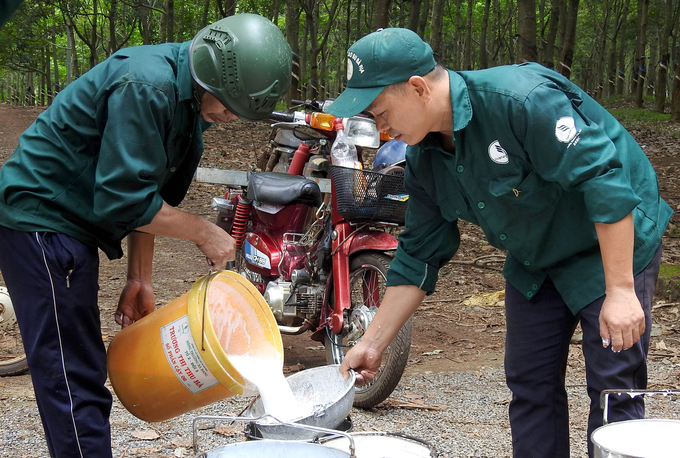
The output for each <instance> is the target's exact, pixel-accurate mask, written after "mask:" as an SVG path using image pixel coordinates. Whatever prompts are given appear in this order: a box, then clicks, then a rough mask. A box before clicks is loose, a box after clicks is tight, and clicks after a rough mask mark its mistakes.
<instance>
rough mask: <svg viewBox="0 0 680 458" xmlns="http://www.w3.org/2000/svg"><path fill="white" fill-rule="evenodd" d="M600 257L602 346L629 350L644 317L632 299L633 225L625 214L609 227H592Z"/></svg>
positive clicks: (617, 350)
mask: <svg viewBox="0 0 680 458" xmlns="http://www.w3.org/2000/svg"><path fill="white" fill-rule="evenodd" d="M595 231H596V232H597V239H598V241H599V244H600V252H601V253H602V267H603V268H604V283H605V299H604V302H603V303H602V310H601V311H600V336H602V345H603V346H604V347H608V346H609V344H610V343H611V346H612V350H613V351H615V352H619V351H621V350H627V349H629V348H630V347H632V346H633V345H634V344H635V343H636V342H637V341H638V340H640V335H642V334H643V333H644V332H645V313H644V311H643V310H642V305H641V304H640V301H639V300H638V298H637V296H636V295H635V278H634V276H633V248H634V237H635V224H634V221H633V214H632V213H629V214H628V215H626V216H625V217H624V218H623V219H621V220H620V221H617V222H615V223H611V224H605V223H595Z"/></svg>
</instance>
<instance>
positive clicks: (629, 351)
mask: <svg viewBox="0 0 680 458" xmlns="http://www.w3.org/2000/svg"><path fill="white" fill-rule="evenodd" d="M347 73H348V74H347V89H346V90H345V91H344V92H343V93H342V94H341V95H340V96H339V97H338V98H337V100H336V101H335V102H334V103H333V104H332V105H331V107H330V109H329V110H328V111H329V112H330V113H331V114H333V115H335V116H342V117H346V116H351V115H355V114H357V113H359V112H362V111H364V110H366V111H368V112H370V113H371V114H372V115H373V116H374V117H375V120H376V123H377V127H378V129H380V130H381V131H382V130H386V131H387V132H388V133H389V134H390V135H391V136H392V137H395V138H397V139H399V140H403V141H405V142H406V143H408V144H409V145H411V146H410V147H409V148H408V150H407V153H406V162H407V166H406V173H405V179H404V180H405V186H406V189H407V191H408V193H409V195H410V198H409V206H408V211H407V214H406V230H405V231H404V232H402V233H401V234H400V236H399V248H398V250H397V253H396V255H395V258H394V260H393V261H392V264H391V266H390V269H389V272H388V278H387V284H388V288H387V291H386V293H385V297H384V299H383V302H382V304H381V307H380V309H379V311H378V313H377V314H376V316H375V318H374V319H373V321H372V322H371V325H370V326H369V328H368V330H367V331H366V333H365V334H364V336H363V338H362V339H361V341H360V342H359V343H358V344H357V345H356V346H355V347H354V348H353V349H352V350H351V351H349V352H348V353H347V355H346V357H345V360H344V361H343V363H342V365H341V371H342V372H347V370H348V369H350V368H352V369H355V370H356V371H357V372H358V374H359V375H358V379H359V381H360V382H365V381H370V380H371V379H372V378H373V377H374V376H375V374H376V372H377V370H378V365H379V362H380V359H381V355H382V352H383V350H384V349H385V348H386V347H387V346H388V345H389V343H390V341H391V340H392V338H393V337H394V336H395V335H396V333H397V332H398V330H399V329H400V328H401V326H402V325H403V324H404V323H405V322H406V320H407V319H408V317H410V316H411V315H412V314H413V312H414V311H415V310H416V308H417V307H418V305H419V304H420V303H421V301H422V300H423V298H424V297H425V295H427V294H431V293H432V292H433V291H434V289H435V284H436V281H437V273H438V270H439V269H440V268H441V267H442V266H443V265H445V264H446V263H447V262H448V261H449V259H450V258H451V257H452V256H453V255H454V254H455V252H456V250H457V249H458V246H459V241H460V235H459V232H458V227H457V220H458V219H464V220H467V221H470V222H472V223H474V224H477V225H479V226H480V227H481V228H482V229H483V230H484V233H485V235H486V237H487V239H488V241H489V243H490V244H491V245H493V246H495V247H497V248H500V249H503V250H506V251H507V259H506V262H505V267H504V269H503V273H504V276H505V278H506V290H505V298H506V301H505V303H506V327H507V335H506V349H505V371H506V381H507V384H508V387H509V388H510V389H511V391H512V393H513V397H512V401H511V403H510V407H509V416H510V424H511V427H512V444H513V453H514V456H515V457H518V458H526V457H546V458H547V457H550V458H555V457H568V456H569V418H568V404H567V396H566V391H565V387H564V380H565V371H566V363H567V354H568V351H569V342H570V339H571V336H572V334H573V332H574V329H575V327H576V325H577V324H578V323H579V322H580V324H581V327H582V329H583V353H584V356H585V362H586V377H587V385H588V395H589V396H590V399H591V407H590V417H589V420H588V438H589V437H590V434H591V433H592V431H593V430H594V429H595V428H597V427H598V426H600V425H601V424H602V410H601V409H600V407H599V395H600V392H601V391H602V390H604V389H607V388H616V389H642V388H645V387H646V383H647V370H646V355H647V350H648V347H649V335H650V330H651V313H650V310H651V303H652V296H653V294H654V284H655V281H656V277H657V275H658V269H659V263H660V258H661V239H662V236H663V233H664V231H665V228H666V225H667V223H668V221H669V219H670V216H671V213H672V211H671V209H670V207H669V206H668V205H667V204H666V202H664V201H663V200H662V199H661V198H660V196H659V189H658V186H657V182H656V175H655V173H654V170H653V169H652V166H651V164H650V163H649V161H648V160H647V157H646V156H645V154H644V152H643V151H642V149H641V148H640V147H639V146H638V145H637V144H636V142H635V141H634V140H633V138H632V137H631V136H630V135H629V134H628V133H627V132H626V131H625V129H624V128H623V127H622V126H621V125H620V124H619V123H618V122H617V121H616V120H615V119H614V118H613V117H612V116H611V115H610V114H609V113H608V112H607V111H606V110H605V109H603V108H602V107H601V106H600V105H598V104H597V103H596V102H595V101H594V100H593V99H592V98H590V97H589V96H588V95H587V94H585V93H584V92H583V91H582V90H581V89H579V88H578V87H577V86H576V85H574V84H573V83H571V82H570V81H568V80H567V79H565V78H563V77H562V76H560V75H559V74H557V73H555V72H554V71H551V70H549V69H546V68H544V67H542V66H541V65H538V64H535V63H529V64H522V65H512V66H504V67H497V68H491V69H488V70H480V71H469V72H453V71H447V70H446V69H444V68H443V67H441V66H439V65H437V64H436V63H435V61H434V58H433V55H432V50H431V48H430V47H429V45H427V44H426V43H424V42H423V41H422V40H421V39H420V38H419V37H418V36H417V35H416V34H415V33H413V32H411V31H409V30H405V29H384V30H379V31H377V32H375V33H372V34H370V35H368V36H366V37H364V38H362V39H361V40H359V41H358V42H356V43H355V44H354V45H353V46H352V47H351V48H350V49H349V52H348V72H347ZM643 416H644V404H643V402H642V400H641V399H628V398H627V397H625V398H623V397H622V398H616V399H611V403H610V406H609V418H610V420H612V421H620V420H626V419H632V418H642V417H643ZM588 448H589V453H590V456H591V457H592V456H593V448H592V444H591V443H590V441H589V444H588Z"/></svg>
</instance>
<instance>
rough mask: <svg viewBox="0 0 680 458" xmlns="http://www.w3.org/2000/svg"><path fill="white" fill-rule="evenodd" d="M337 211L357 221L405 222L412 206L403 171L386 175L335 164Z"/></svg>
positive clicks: (334, 183)
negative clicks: (407, 207)
mask: <svg viewBox="0 0 680 458" xmlns="http://www.w3.org/2000/svg"><path fill="white" fill-rule="evenodd" d="M331 178H332V179H333V185H334V186H335V194H336V201H337V210H338V213H339V214H340V216H342V217H343V218H345V219H346V220H347V221H351V222H355V223H367V222H384V223H394V224H399V225H403V224H404V219H405V217H406V206H407V205H408V194H407V193H406V191H405V190H404V176H403V174H386V173H378V172H370V171H368V170H361V169H353V168H348V167H340V166H336V165H331Z"/></svg>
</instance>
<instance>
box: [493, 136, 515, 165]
mask: <svg viewBox="0 0 680 458" xmlns="http://www.w3.org/2000/svg"><path fill="white" fill-rule="evenodd" d="M489 157H490V158H491V160H492V161H494V162H495V163H496V164H507V163H508V162H510V158H509V157H508V152H507V151H505V150H504V149H503V147H502V146H501V143H500V142H499V141H498V140H494V141H493V142H491V144H490V145H489Z"/></svg>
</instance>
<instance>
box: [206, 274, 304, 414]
mask: <svg viewBox="0 0 680 458" xmlns="http://www.w3.org/2000/svg"><path fill="white" fill-rule="evenodd" d="M208 297H209V301H208V302H209V304H210V307H209V312H210V320H211V322H212V325H213V329H214V330H215V335H216V336H217V339H218V341H219V343H220V345H221V346H222V349H223V350H224V352H225V353H226V354H227V357H228V358H229V362H230V363H231V364H232V366H234V368H235V369H236V370H237V371H238V372H239V374H241V376H243V378H244V379H245V380H246V386H245V389H246V390H250V391H253V386H254V388H256V389H257V391H258V392H259V394H260V397H261V398H262V404H263V407H264V411H265V412H266V413H268V414H270V415H272V416H274V417H276V418H277V419H279V420H281V421H291V420H297V419H299V418H302V417H306V416H309V415H310V414H311V411H312V405H310V404H306V403H304V402H298V400H296V399H295V396H294V395H293V391H292V390H291V388H290V385H289V384H288V381H287V380H286V378H285V377H284V375H283V370H282V364H281V360H280V359H279V358H278V353H277V352H276V350H275V349H274V347H273V346H272V344H271V343H270V342H269V341H268V339H267V338H266V336H265V333H264V330H263V328H262V325H261V324H260V322H259V320H258V318H257V315H256V313H255V312H254V310H253V307H252V306H251V305H250V304H249V303H248V301H247V300H246V299H245V298H244V297H243V296H242V295H241V294H240V293H239V292H238V291H237V290H235V289H234V288H233V287H232V286H230V285H228V284H226V283H222V282H214V283H212V284H211V285H210V291H209V293H208ZM272 422H273V421H272Z"/></svg>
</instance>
